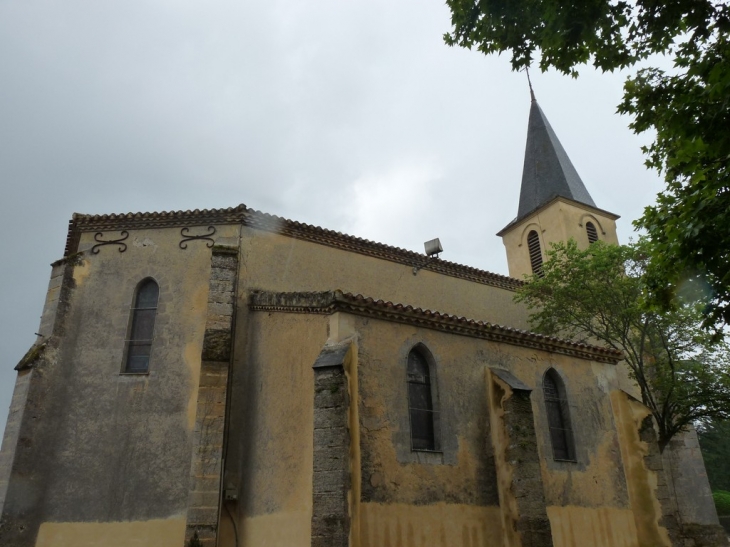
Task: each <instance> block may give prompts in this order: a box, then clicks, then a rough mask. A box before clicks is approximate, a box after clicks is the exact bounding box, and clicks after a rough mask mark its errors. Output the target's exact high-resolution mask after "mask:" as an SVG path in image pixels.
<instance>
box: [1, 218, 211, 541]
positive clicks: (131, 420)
mask: <svg viewBox="0 0 730 547" xmlns="http://www.w3.org/2000/svg"><path fill="white" fill-rule="evenodd" d="M93 235H94V234H90V233H89V234H84V235H83V237H82V239H81V243H80V250H82V251H85V252H84V253H83V254H82V255H78V256H77V257H74V258H73V260H69V261H67V262H68V264H67V265H66V277H67V282H66V285H65V287H66V290H67V292H68V297H67V299H66V300H64V301H63V304H64V310H63V314H62V317H61V323H60V324H59V325H57V327H56V328H57V329H60V330H58V332H57V336H56V337H55V338H54V337H50V339H49V343H51V345H52V346H53V351H52V352H48V358H47V359H44V360H41V361H40V362H38V363H37V364H36V365H35V366H34V368H33V380H32V381H31V384H30V386H29V390H28V404H27V407H26V409H25V413H24V416H23V423H22V425H21V433H20V442H19V445H18V450H19V451H21V452H22V454H20V457H16V459H15V463H14V467H13V473H14V474H13V476H12V477H11V480H10V483H9V487H8V495H7V500H6V504H5V508H4V512H5V516H4V519H5V524H6V526H4V527H3V529H2V531H0V543H2V544H6V545H15V546H23V545H29V546H30V545H36V544H37V545H42V546H46V545H49V546H50V545H53V546H55V547H63V546H64V545H78V544H79V543H78V541H80V538H85V541H87V542H94V541H96V542H97V543H98V544H101V543H103V544H105V545H110V546H113V545H116V544H119V545H121V544H122V543H119V542H129V541H132V540H136V541H140V542H143V543H145V542H147V543H154V544H156V545H161V546H164V545H170V546H172V545H174V546H176V547H179V546H180V545H181V544H182V541H183V536H184V530H185V514H186V511H187V492H188V481H189V470H190V458H191V453H192V439H193V430H194V425H195V413H196V394H197V386H198V376H199V374H200V355H201V350H202V340H203V330H204V327H205V314H206V309H207V293H208V277H209V273H210V249H208V248H207V247H206V245H205V242H191V243H190V244H189V247H188V248H187V249H181V248H180V247H179V241H180V235H179V231H178V230H144V231H131V233H130V235H129V238H128V239H127V241H126V243H127V245H126V248H125V249H124V252H119V248H120V247H119V246H118V245H117V246H114V245H109V246H102V247H100V248H98V251H99V252H98V253H92V252H91V247H92V246H93V245H94V244H95V242H94V239H93ZM146 277H153V278H154V279H155V280H156V281H157V282H158V284H159V286H160V297H159V305H158V312H157V317H156V322H155V342H154V344H153V348H152V358H151V361H152V364H151V366H150V372H149V374H144V375H126V374H121V373H120V372H121V371H122V369H123V357H124V348H125V339H126V337H127V329H128V328H129V318H130V307H131V306H132V299H133V297H134V294H135V288H136V286H137V284H138V283H139V282H140V281H141V280H143V279H144V278H146ZM41 500H42V503H40V501H41ZM105 523H106V524H105ZM94 538H96V539H94ZM36 540H37V543H36ZM125 544H128V543H125Z"/></svg>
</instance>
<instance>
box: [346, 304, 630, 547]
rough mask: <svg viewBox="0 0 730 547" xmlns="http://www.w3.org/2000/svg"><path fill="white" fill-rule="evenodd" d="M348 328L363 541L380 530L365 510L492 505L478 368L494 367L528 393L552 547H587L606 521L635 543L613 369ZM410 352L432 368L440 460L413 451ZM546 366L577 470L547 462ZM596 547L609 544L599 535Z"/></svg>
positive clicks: (419, 335) (423, 334) (402, 330)
mask: <svg viewBox="0 0 730 547" xmlns="http://www.w3.org/2000/svg"><path fill="white" fill-rule="evenodd" d="M355 328H356V330H357V331H358V333H359V344H360V352H359V371H360V372H359V377H360V416H361V418H360V423H361V442H360V446H361V451H362V502H363V509H362V511H363V512H362V518H363V524H362V530H363V531H362V532H361V539H362V538H364V535H363V534H365V530H366V525H365V523H366V522H367V523H368V526H369V527H370V528H369V529H382V526H384V524H383V525H380V524H376V522H375V520H374V519H375V518H376V517H374V516H372V515H371V516H367V517H366V511H367V510H368V509H367V508H366V507H368V504H377V505H378V506H390V505H393V504H402V505H405V506H414V507H416V506H417V507H430V506H432V505H434V504H439V503H441V504H446V505H451V504H454V505H465V506H471V507H496V506H497V505H498V495H497V491H498V490H497V477H496V471H495V463H494V456H493V450H492V447H491V441H490V440H489V439H490V437H491V435H490V429H489V427H490V426H489V421H488V420H489V414H488V408H487V404H488V403H487V397H486V393H485V390H484V377H485V376H484V375H485V368H486V367H489V366H497V367H500V368H504V369H507V370H510V371H511V372H512V373H513V374H514V375H515V376H516V377H517V378H518V379H519V380H521V381H522V382H524V383H525V384H526V385H527V386H529V387H530V389H532V390H533V392H532V396H531V400H532V405H533V412H534V414H535V424H536V433H537V437H536V438H537V447H538V450H539V453H540V456H541V458H540V459H541V464H540V468H541V473H542V479H543V484H544V488H545V498H546V502H547V505H548V506H549V507H552V509H551V510H550V511H549V512H548V516H549V518H550V523H551V526H553V527H554V528H555V529H557V530H560V532H558V533H557V535H555V537H554V539H555V545H563V544H564V545H566V546H567V545H590V544H591V541H593V538H594V536H595V535H596V534H601V533H602V532H601V530H602V526H603V524H602V523H605V519H606V518H607V517H608V516H611V515H612V516H615V517H616V518H618V519H619V520H618V522H620V523H624V524H620V525H619V526H618V529H617V531H616V534H617V537H621V538H623V539H622V541H625V542H627V543H626V544H627V545H630V544H632V543H631V542H632V541H633V542H634V543H636V534H635V532H634V530H633V528H632V526H631V524H630V523H629V524H626V518H627V514H628V513H627V511H628V510H629V500H628V493H627V489H626V481H625V479H624V476H623V465H622V459H621V451H620V448H619V443H618V436H617V433H616V428H615V424H614V422H613V419H612V414H611V403H610V399H609V394H610V392H611V391H612V389H614V388H615V384H616V378H615V371H614V367H613V366H612V365H603V364H598V363H591V362H588V361H582V360H577V359H572V358H569V357H567V356H563V355H557V354H549V353H544V352H540V351H536V350H526V349H523V348H519V347H516V346H508V345H500V344H496V343H493V342H488V341H483V340H475V339H470V338H466V337H461V336H453V335H449V334H445V333H440V332H434V331H429V330H425V329H419V328H418V327H415V326H408V325H394V324H391V323H386V322H383V321H378V320H372V319H360V318H356V319H355ZM416 344H423V345H424V346H425V347H426V348H428V350H429V351H430V352H431V353H432V355H433V360H434V362H435V367H436V368H435V370H436V374H435V375H436V382H437V384H438V396H439V406H440V410H441V416H440V422H441V427H440V430H441V445H442V450H443V454H419V453H412V452H410V444H409V425H408V407H407V391H406V381H405V377H406V375H405V366H406V358H407V354H408V352H409V351H410V350H411V348H412V347H414V346H415V345H416ZM548 367H553V368H555V370H556V371H558V373H559V374H560V375H561V376H562V377H563V378H564V380H565V385H566V391H567V393H568V397H569V400H570V414H571V419H572V421H573V430H574V433H575V438H576V448H577V462H556V461H553V458H552V448H551V445H550V440H549V436H548V429H547V420H546V417H545V411H544V403H543V399H542V377H543V375H544V373H545V371H546V370H547V369H548ZM572 507H575V510H573V509H572ZM414 511H415V509H414ZM500 533H501V527H500ZM601 538H603V539H602V540H601V541H606V542H607V541H609V540H608V539H607V536H605V535H603V536H601ZM363 541H364V540H363ZM559 541H562V542H564V543H559ZM581 542H582V543H581ZM457 544H459V543H457ZM606 544H608V543H606ZM459 545H460V544H459Z"/></svg>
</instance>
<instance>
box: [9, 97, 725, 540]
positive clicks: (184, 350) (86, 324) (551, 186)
mask: <svg viewBox="0 0 730 547" xmlns="http://www.w3.org/2000/svg"><path fill="white" fill-rule="evenodd" d="M617 218H618V217H617V216H616V215H615V214H613V213H610V212H608V211H605V210H603V209H601V208H599V207H598V206H597V205H596V204H595V203H594V201H593V199H592V198H591V196H590V194H589V193H588V190H587V189H586V186H585V185H584V184H583V182H582V180H581V178H580V176H579V175H578V173H577V172H576V170H575V168H574V167H573V165H572V163H571V162H570V159H569V158H568V155H567V154H566V152H565V150H564V149H563V147H562V146H561V144H560V142H559V140H558V138H557V136H556V135H555V133H554V131H553V130H552V128H551V127H550V124H549V123H548V121H547V119H546V117H545V115H544V113H543V112H542V110H541V109H540V107H539V106H538V104H537V102H536V101H535V100H534V97H533V101H532V106H531V110H530V117H529V126H528V134H527V147H526V152H525V163H524V172H523V177H522V191H521V195H520V202H519V206H518V210H517V217H516V218H515V219H514V220H512V221H511V222H509V223H508V224H507V225H506V227H505V228H504V229H502V230H501V231H500V232H499V234H498V235H499V236H500V237H501V238H502V240H503V242H504V245H505V248H506V252H507V259H508V263H509V272H510V277H506V276H502V275H497V274H494V273H490V272H487V271H482V270H479V269H476V268H472V267H469V266H465V265H461V264H455V263H452V262H448V261H445V260H442V259H440V258H438V257H437V256H435V254H434V255H433V256H431V255H425V254H420V253H416V252H411V251H406V250H403V249H399V248H396V247H392V246H388V245H385V244H381V243H376V242H372V241H368V240H364V239H360V238H358V237H353V236H349V235H344V234H341V233H339V232H335V231H332V230H327V229H323V228H319V227H315V226H311V225H307V224H302V223H300V222H296V221H294V220H289V219H285V218H280V217H277V216H272V215H269V214H266V213H262V212H259V211H255V210H253V209H250V208H248V207H246V206H245V205H239V206H237V207H232V208H229V209H215V210H202V211H200V210H194V211H175V212H152V213H128V214H112V215H84V214H74V215H73V218H72V219H71V221H70V223H69V226H68V238H67V242H66V249H65V252H64V254H63V257H62V258H61V259H60V260H58V261H57V262H55V263H53V265H52V270H51V279H50V283H49V285H48V293H47V297H46V301H45V306H44V309H43V314H42V318H41V323H40V327H39V330H38V339H37V341H36V342H35V344H34V345H33V346H32V347H31V348H30V350H29V351H28V353H27V354H26V355H25V357H24V358H23V359H22V360H21V362H20V363H18V365H17V367H16V370H17V374H18V375H17V382H16V385H15V391H14V395H13V400H12V404H11V408H10V414H9V419H8V423H7V427H6V430H5V434H4V438H3V442H2V451H1V452H0V511H1V513H2V517H1V518H0V545H2V546H7V547H11V546H12V547H82V546H83V547H90V546H105V547H123V546H135V547H187V546H195V545H204V546H206V547H213V546H219V547H335V546H337V547H347V546H350V547H492V546H494V547H549V546H554V547H660V546H666V547H670V546H682V547H684V546H690V545H691V546H695V547H700V546H707V547H709V546H717V545H727V539H726V537H725V534H724V533H723V530H722V528H721V527H720V526H719V524H718V518H717V515H716V512H715V508H714V505H713V501H712V497H711V493H710V488H709V485H708V482H707V476H706V473H705V469H704V465H703V462H702V457H701V454H700V451H699V446H698V443H697V436H696V434H695V433H694V431H687V432H685V433H683V434H681V435H679V436H678V437H676V438H675V439H674V440H672V442H671V443H670V444H669V445H668V446H667V447H666V448H665V449H664V450H663V451H660V450H659V446H658V444H657V435H656V432H655V427H654V424H653V422H652V417H651V414H650V412H649V410H648V409H647V408H646V407H645V406H644V405H643V404H642V403H641V401H640V398H637V391H636V388H635V386H634V385H633V384H632V382H631V380H630V379H629V377H628V374H627V370H626V367H625V365H624V364H622V355H621V354H620V353H618V352H616V351H614V350H612V349H607V348H605V347H600V346H592V345H586V344H582V343H576V342H574V341H571V340H563V339H559V338H554V337H547V336H543V335H540V334H536V333H533V332H530V331H529V330H528V321H527V319H528V312H527V310H526V309H525V307H524V306H522V305H520V304H517V303H515V302H514V300H513V298H514V295H515V290H516V289H517V288H519V287H520V286H521V284H522V283H523V281H522V279H523V276H524V274H527V273H532V272H539V271H540V267H541V264H542V261H543V260H544V258H545V250H546V249H547V248H549V245H550V243H553V242H557V241H565V240H568V239H569V238H574V239H575V240H576V241H577V242H578V244H579V245H580V246H583V247H586V246H588V245H590V244H591V243H593V242H595V241H597V240H602V241H606V242H609V243H617V242H618V241H617V236H616V225H615V221H616V219H617ZM504 220H505V222H506V221H507V220H508V219H504ZM436 251H438V244H434V249H433V252H432V254H433V253H435V252H436Z"/></svg>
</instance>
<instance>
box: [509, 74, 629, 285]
mask: <svg viewBox="0 0 730 547" xmlns="http://www.w3.org/2000/svg"><path fill="white" fill-rule="evenodd" d="M530 93H531V95H532V105H531V106H530V120H529V123H528V126H527V145H526V147H525V164H524V168H523V171H522V189H521V191H520V203H519V208H518V210H517V217H516V218H515V219H514V220H513V221H512V222H510V223H509V224H507V226H505V227H504V228H502V230H501V231H500V232H499V233H498V234H497V235H498V236H500V237H501V238H502V242H503V243H504V246H505V249H506V250H507V262H508V265H509V274H510V276H511V277H515V278H517V279H522V278H523V277H524V276H525V275H527V274H531V273H533V272H537V271H539V269H540V267H541V265H542V262H543V261H544V260H545V258H546V255H545V251H546V249H549V248H550V244H551V243H557V242H559V241H567V240H568V239H570V238H573V239H575V240H576V241H577V242H578V245H579V246H580V247H583V248H585V247H587V246H588V245H590V244H591V243H593V242H594V241H597V240H602V241H605V242H607V243H613V244H618V238H617V236H616V219H618V218H619V217H618V215H615V214H613V213H609V212H608V211H604V210H603V209H599V208H598V207H596V204H595V203H594V201H593V198H591V196H590V194H589V193H588V190H587V189H586V187H585V185H584V184H583V181H582V180H581V178H580V176H579V175H578V172H577V171H576V170H575V167H573V164H572V163H571V162H570V158H568V155H567V154H566V153H565V150H564V149H563V146H562V145H561V144H560V141H559V140H558V137H557V136H556V135H555V132H554V131H553V128H552V127H550V123H549V122H548V121H547V118H546V117H545V114H544V113H543V111H542V109H541V108H540V106H539V105H538V104H537V101H536V100H535V95H534V93H532V87H530Z"/></svg>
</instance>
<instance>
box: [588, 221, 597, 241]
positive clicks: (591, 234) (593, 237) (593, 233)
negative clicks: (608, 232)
mask: <svg viewBox="0 0 730 547" xmlns="http://www.w3.org/2000/svg"><path fill="white" fill-rule="evenodd" d="M586 233H587V234H588V243H589V244H593V243H595V242H596V241H598V230H596V227H595V226H594V225H593V223H592V222H586Z"/></svg>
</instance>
